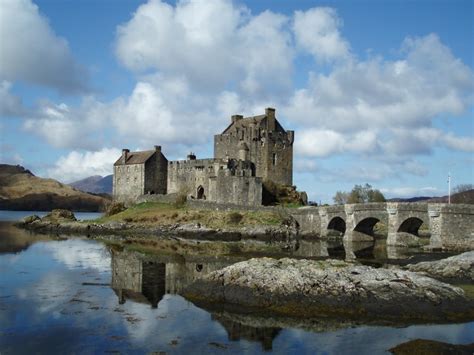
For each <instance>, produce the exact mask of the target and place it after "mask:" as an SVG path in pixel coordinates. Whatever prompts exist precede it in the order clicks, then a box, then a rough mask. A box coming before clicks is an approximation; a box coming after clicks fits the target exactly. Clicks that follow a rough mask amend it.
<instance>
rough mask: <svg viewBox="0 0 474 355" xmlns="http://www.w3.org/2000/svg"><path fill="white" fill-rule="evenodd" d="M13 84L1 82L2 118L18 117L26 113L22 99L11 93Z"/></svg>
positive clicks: (0, 104) (0, 105) (0, 113)
mask: <svg viewBox="0 0 474 355" xmlns="http://www.w3.org/2000/svg"><path fill="white" fill-rule="evenodd" d="M10 88H11V83H10V82H9V81H6V80H3V81H0V116H5V117H7V116H18V115H21V114H22V113H24V112H25V109H24V108H23V105H22V103H21V98H19V97H18V96H15V95H13V94H12V93H10Z"/></svg>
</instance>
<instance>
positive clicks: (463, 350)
mask: <svg viewBox="0 0 474 355" xmlns="http://www.w3.org/2000/svg"><path fill="white" fill-rule="evenodd" d="M388 351H390V352H391V353H392V354H396V355H411V354H419V355H425V354H426V355H442V354H450V355H458V354H459V355H461V354H466V355H468V354H473V353H474V343H473V344H467V345H461V344H460V345H456V344H448V343H443V342H440V341H435V340H427V339H415V340H410V341H407V342H406V343H403V344H399V345H397V346H395V347H394V348H391V349H389V350H388Z"/></svg>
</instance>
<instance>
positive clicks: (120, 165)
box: [114, 107, 294, 205]
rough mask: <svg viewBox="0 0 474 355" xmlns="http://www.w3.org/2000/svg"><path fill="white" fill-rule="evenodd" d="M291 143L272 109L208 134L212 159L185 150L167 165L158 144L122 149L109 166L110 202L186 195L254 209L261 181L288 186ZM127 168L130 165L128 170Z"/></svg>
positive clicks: (291, 134)
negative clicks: (137, 149)
mask: <svg viewBox="0 0 474 355" xmlns="http://www.w3.org/2000/svg"><path fill="white" fill-rule="evenodd" d="M293 141H294V132H293V131H285V129H284V128H283V127H282V126H281V124H280V123H279V121H278V120H277V118H276V110H275V109H274V108H271V107H268V108H266V109H265V113H264V114H263V115H257V116H250V117H244V116H243V115H238V114H237V115H233V116H232V117H231V123H230V124H229V126H228V127H227V128H226V129H225V130H224V131H223V132H222V133H221V134H218V135H215V136H214V158H209V159H197V157H196V154H194V153H192V152H191V153H189V154H188V156H187V159H185V160H171V161H168V160H167V159H166V157H165V156H164V155H163V153H162V148H161V146H159V145H156V146H155V147H154V149H152V150H149V151H143V152H130V151H129V150H128V149H124V150H123V152H122V155H121V157H120V158H119V159H118V160H117V161H116V163H115V167H114V198H117V199H121V200H125V199H133V198H136V197H137V196H139V195H140V194H144V193H145V194H146V193H148V194H154V193H165V194H170V193H186V194H187V195H188V196H189V197H190V198H196V199H210V200H212V201H219V202H229V203H238V204H244V205H245V204H250V205H260V204H261V202H262V201H261V197H262V180H267V179H268V180H272V181H274V182H276V183H278V184H283V185H292V182H293ZM131 164H134V165H136V166H135V167H133V169H131V168H130V167H129V165H131ZM132 170H133V172H132ZM132 182H133V183H132ZM157 191H158V192H157ZM163 191H164V192H163Z"/></svg>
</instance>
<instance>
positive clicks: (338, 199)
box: [333, 184, 385, 204]
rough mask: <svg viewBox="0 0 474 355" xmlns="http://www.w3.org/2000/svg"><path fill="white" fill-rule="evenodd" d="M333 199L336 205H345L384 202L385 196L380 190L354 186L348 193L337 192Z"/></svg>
mask: <svg viewBox="0 0 474 355" xmlns="http://www.w3.org/2000/svg"><path fill="white" fill-rule="evenodd" d="M343 197H346V198H345V199H344V198H343ZM333 199H334V202H335V203H336V204H342V203H344V202H342V201H345V203H367V202H385V196H384V195H383V194H382V193H381V192H380V190H377V189H373V188H372V186H371V185H369V184H365V185H355V186H354V187H353V188H352V190H351V192H349V193H347V192H341V191H338V192H336V195H335V196H334V197H333Z"/></svg>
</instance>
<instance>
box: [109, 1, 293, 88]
mask: <svg viewBox="0 0 474 355" xmlns="http://www.w3.org/2000/svg"><path fill="white" fill-rule="evenodd" d="M287 22H288V19H287V17H285V16H283V15H279V14H275V13H272V12H270V11H265V12H263V13H261V14H259V15H257V16H252V15H250V12H249V10H248V9H247V8H245V7H241V6H240V7H239V6H236V5H235V4H233V3H232V2H231V1H226V0H212V1H203V0H189V1H178V3H177V4H176V6H175V7H173V6H170V5H168V4H166V3H163V2H161V1H159V0H151V1H149V2H148V3H146V4H143V5H141V6H139V8H138V9H137V11H136V12H135V13H134V15H133V17H132V19H131V20H130V21H129V22H127V23H125V24H123V25H122V26H119V28H118V30H117V43H116V52H117V55H118V57H119V59H120V60H121V62H122V63H123V64H124V65H125V66H126V67H128V68H130V69H132V70H134V71H138V72H140V71H144V70H146V69H154V70H157V71H159V72H160V73H163V74H165V75H166V76H170V77H176V76H184V77H185V78H186V80H187V81H188V82H189V84H190V85H191V86H192V87H193V88H196V87H199V89H200V90H205V91H206V90H207V91H212V92H216V91H219V92H220V91H222V89H223V88H224V87H226V86H227V85H232V84H233V85H235V84H237V85H238V87H240V89H241V90H243V92H246V93H248V94H251V95H257V94H258V95H266V94H267V93H268V91H271V92H279V91H281V90H285V89H286V90H289V89H290V88H291V87H290V85H291V70H292V59H293V49H292V47H291V43H290V42H291V35H290V32H289V30H288V29H287V28H286V27H287V26H286V25H287Z"/></svg>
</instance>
